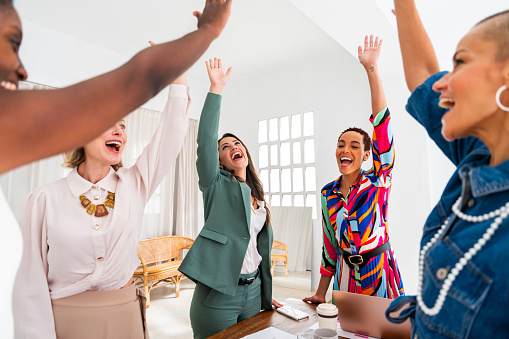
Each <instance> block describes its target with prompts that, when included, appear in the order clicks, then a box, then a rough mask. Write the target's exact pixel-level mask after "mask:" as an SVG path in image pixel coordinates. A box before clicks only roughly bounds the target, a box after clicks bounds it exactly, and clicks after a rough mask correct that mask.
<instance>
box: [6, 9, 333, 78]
mask: <svg viewBox="0 0 509 339" xmlns="http://www.w3.org/2000/svg"><path fill="white" fill-rule="evenodd" d="M203 4H204V1H203V0H152V1H150V2H141V1H139V0H89V1H69V0H45V1H34V0H16V1H15V6H16V8H17V9H18V12H19V13H20V16H21V18H22V20H30V21H31V22H34V23H36V24H38V25H42V26H45V27H48V28H51V29H54V30H58V31H61V32H63V33H65V34H67V35H70V36H72V37H74V38H76V39H79V40H82V41H85V42H88V43H91V44H95V45H97V46H100V47H102V48H106V49H109V50H112V51H114V52H116V53H119V54H121V55H125V56H132V55H134V54H135V53H136V52H137V51H139V50H141V49H143V48H145V47H146V46H147V41H148V40H153V41H155V42H164V41H169V40H174V39H176V38H179V37H181V36H182V35H185V34H186V33H188V32H190V31H192V30H194V29H195V27H196V18H195V17H193V16H192V12H193V11H194V10H202V9H203ZM338 48H341V47H340V45H339V44H338V43H337V42H336V41H334V39H332V38H331V37H330V36H329V35H327V34H326V33H325V32H324V31H323V30H322V29H321V28H319V27H318V26H317V25H316V24H314V23H313V22H312V21H311V20H310V19H308V18H307V16H306V15H304V14H303V13H302V12H301V11H300V10H298V9H297V8H296V7H295V6H294V5H292V4H291V2H290V1H288V0H235V1H234V3H233V9H232V16H231V19H230V21H229V22H228V25H227V27H226V29H225V31H224V32H223V34H222V36H221V37H220V38H219V39H218V40H216V41H215V42H214V43H213V45H212V46H211V48H210V49H209V51H208V52H207V53H206V54H205V55H204V57H203V58H202V59H203V60H205V59H208V58H210V57H214V56H218V57H221V58H223V60H224V61H225V65H235V72H236V78H237V79H238V78H240V77H242V76H245V75H249V74H251V73H254V72H257V71H259V70H261V69H267V68H269V69H270V68H274V67H278V66H280V65H288V64H290V65H291V64H295V63H298V62H299V61H303V60H309V59H312V58H315V57H317V56H321V55H326V54H330V53H332V52H334V51H337V50H338ZM203 60H202V61H203ZM199 66H200V68H199V72H200V73H203V69H202V67H203V65H201V63H200V65H199ZM193 72H196V67H195V68H194V69H192V70H190V73H188V74H190V75H191V76H192V73H193ZM201 75H203V74H201Z"/></svg>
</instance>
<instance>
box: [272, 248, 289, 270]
mask: <svg viewBox="0 0 509 339" xmlns="http://www.w3.org/2000/svg"><path fill="white" fill-rule="evenodd" d="M272 249H273V250H281V251H284V252H285V254H271V256H270V261H271V263H270V272H271V273H272V276H274V268H275V267H276V266H278V267H283V266H284V267H285V277H288V246H287V245H286V244H285V243H282V242H280V241H276V240H274V242H273V243H272ZM278 262H282V263H283V264H284V265H276V264H277V263H278Z"/></svg>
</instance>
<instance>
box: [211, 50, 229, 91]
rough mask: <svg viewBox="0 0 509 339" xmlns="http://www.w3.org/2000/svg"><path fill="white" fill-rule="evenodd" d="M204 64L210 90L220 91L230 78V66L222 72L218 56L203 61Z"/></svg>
mask: <svg viewBox="0 0 509 339" xmlns="http://www.w3.org/2000/svg"><path fill="white" fill-rule="evenodd" d="M205 65H206V66H207V72H208V74H209V79H210V89H211V92H213V93H216V92H217V91H219V93H221V91H222V90H223V88H224V86H225V85H226V83H227V82H228V81H229V80H230V75H231V73H232V68H231V67H230V68H228V71H226V73H224V71H223V64H222V62H221V59H218V58H214V60H212V59H210V60H209V61H205ZM219 93H217V94H219Z"/></svg>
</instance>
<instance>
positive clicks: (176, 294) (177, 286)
mask: <svg viewBox="0 0 509 339" xmlns="http://www.w3.org/2000/svg"><path fill="white" fill-rule="evenodd" d="M179 293H180V283H179V282H176V283H175V298H178V297H179Z"/></svg>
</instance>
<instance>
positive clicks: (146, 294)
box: [143, 279, 150, 308]
mask: <svg viewBox="0 0 509 339" xmlns="http://www.w3.org/2000/svg"><path fill="white" fill-rule="evenodd" d="M143 290H144V291H145V297H146V298H147V308H149V307H150V291H149V290H148V283H147V279H143Z"/></svg>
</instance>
